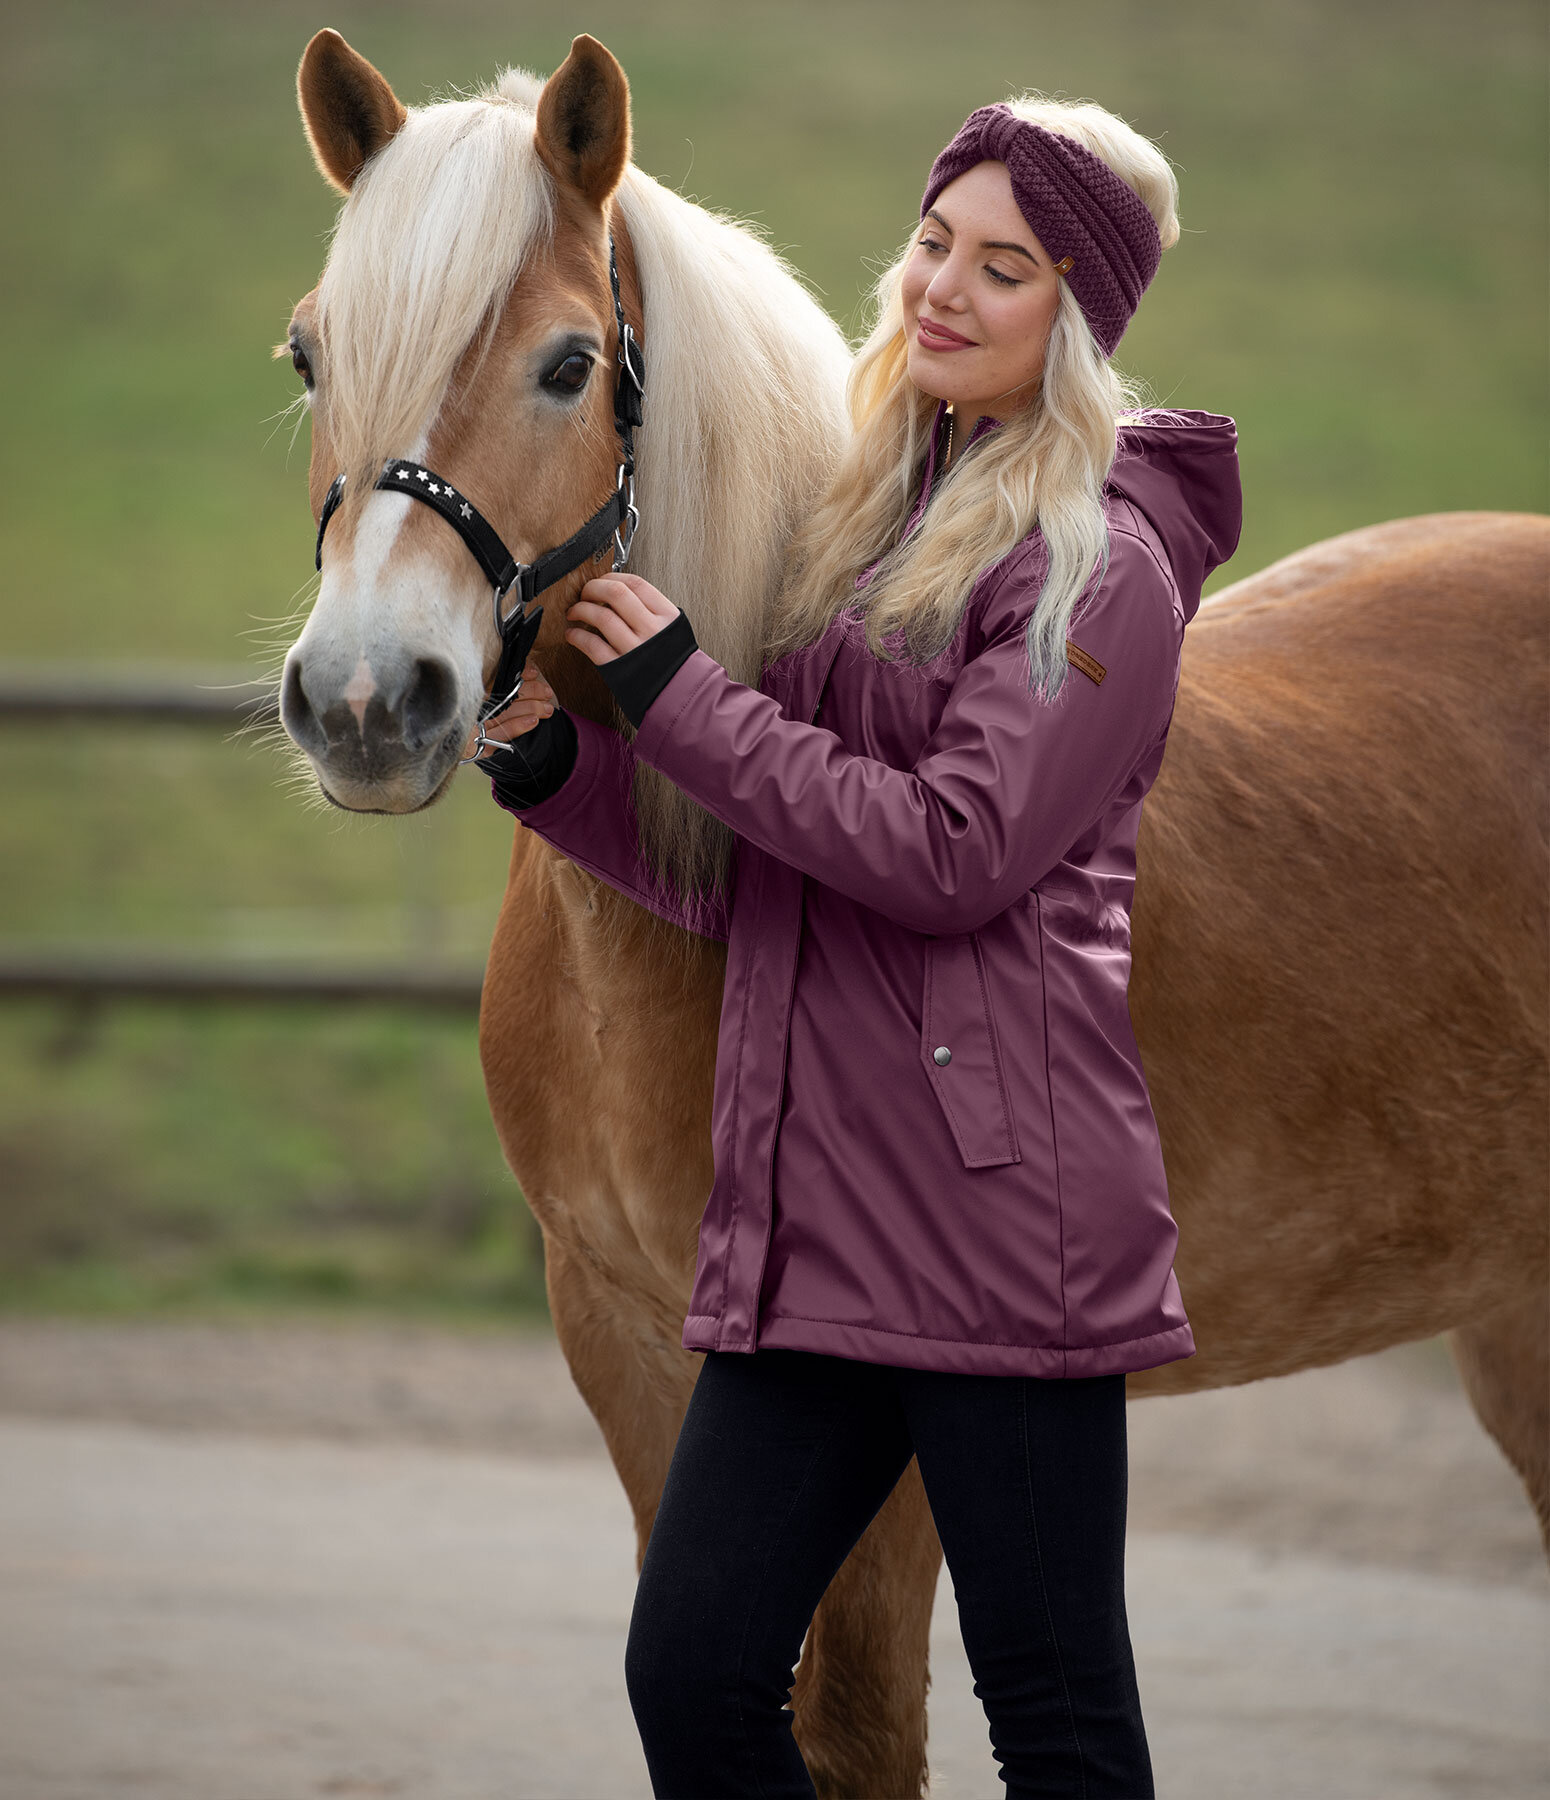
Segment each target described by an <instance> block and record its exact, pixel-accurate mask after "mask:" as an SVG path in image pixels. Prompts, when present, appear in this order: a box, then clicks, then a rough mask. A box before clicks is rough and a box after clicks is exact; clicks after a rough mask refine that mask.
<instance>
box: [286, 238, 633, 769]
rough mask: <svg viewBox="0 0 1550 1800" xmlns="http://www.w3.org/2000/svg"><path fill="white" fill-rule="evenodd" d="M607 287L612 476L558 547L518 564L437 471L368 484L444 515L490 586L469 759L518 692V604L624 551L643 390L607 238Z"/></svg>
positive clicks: (405, 471)
mask: <svg viewBox="0 0 1550 1800" xmlns="http://www.w3.org/2000/svg"><path fill="white" fill-rule="evenodd" d="M608 284H609V287H610V288H611V289H612V291H613V301H614V326H615V329H616V331H617V334H618V339H619V352H618V356H617V358H616V361H617V365H618V370H617V374H616V375H615V377H614V430H615V432H616V433H617V434H618V438H619V473H618V479H617V481H616V482H615V485H614V491H613V493H612V494H610V495H609V497H608V499H607V500H605V501H604V502H603V504H602V505H601V506H600V507H599V508H598V509H597V511H596V512H595V513H593V515H592V517H591V518H590V519H588V520H587V522H586V524H585V525H583V526H582V527H581V529H580V530H579V531H577V532H576V533H575V534H574V535H573V536H571V537H568V538H567V539H566V540H565V542H564V543H563V544H559V545H557V546H556V547H555V548H554V549H553V550H546V551H545V552H544V553H543V555H542V556H540V557H539V558H538V559H537V560H536V561H535V562H530V563H521V562H518V561H517V559H516V558H515V557H514V556H513V555H512V554H511V552H510V551H509V550H508V549H507V548H506V545H505V543H504V542H503V541H502V538H501V535H500V533H499V532H498V531H497V530H496V529H495V527H494V526H493V525H492V524H491V523H490V521H489V520H488V519H487V518H485V516H484V514H483V513H482V512H480V510H479V508H478V507H477V506H475V505H474V503H473V502H472V501H471V500H470V499H468V498H467V497H466V495H463V494H460V493H459V492H458V491H457V489H456V488H454V487H453V486H452V484H451V482H450V481H448V480H446V478H445V477H444V476H441V475H438V474H437V473H436V472H435V470H434V469H427V468H424V467H422V466H421V464H419V463H415V462H406V461H405V460H404V459H403V458H402V457H394V458H393V459H392V460H391V461H389V462H387V463H385V464H384V465H383V469H382V473H381V474H380V475H379V476H378V477H377V479H376V482H375V484H374V485H375V486H376V487H378V488H381V489H382V490H383V491H384V492H386V493H397V494H409V495H411V496H412V497H413V498H414V499H416V500H418V501H420V502H421V503H422V504H423V505H425V506H428V507H430V508H431V509H432V511H434V512H437V513H439V514H440V515H441V517H442V518H444V519H445V520H446V521H447V523H448V524H449V525H450V526H451V527H452V529H453V530H454V531H455V532H456V533H457V534H458V536H459V537H460V538H462V540H463V542H464V543H465V544H466V545H467V546H468V548H469V550H470V551H471V552H472V554H473V557H474V560H475V561H476V562H477V563H478V564H479V567H480V568H481V569H483V570H484V573H485V576H486V577H487V578H488V580H489V582H490V584H491V586H492V587H493V589H494V607H495V629H496V632H497V634H498V635H499V637H500V644H501V653H500V658H499V660H498V661H497V663H496V665H495V673H494V674H493V675H492V676H491V678H490V690H489V692H488V693H487V694H486V695H485V697H484V701H483V703H482V704H481V706H480V708H479V721H478V722H479V726H480V730H479V733H478V736H477V738H476V740H475V742H476V745H477V747H478V748H477V750H476V753H475V756H473V757H465V758H464V759H463V760H464V761H465V762H472V761H475V760H477V757H478V755H479V754H481V753H482V752H483V751H484V750H486V749H491V748H493V747H494V741H493V740H490V739H487V738H486V737H485V735H484V731H483V729H482V728H483V726H484V725H485V723H486V722H487V721H488V720H490V719H492V718H493V717H494V716H495V715H496V714H497V713H499V712H502V711H504V710H505V708H506V707H508V706H510V704H511V703H512V701H513V700H515V699H516V697H517V695H518V694H519V693H520V692H521V690H522V672H523V670H524V668H525V667H526V665H527V653H528V651H529V650H530V649H531V648H532V646H533V640H534V639H535V638H536V637H537V636H538V627H539V624H540V622H541V620H542V619H543V616H544V609H543V607H542V606H540V607H538V608H537V610H536V611H534V612H532V613H526V612H525V611H524V609H525V608H526V607H527V606H528V605H529V603H530V602H531V601H533V600H534V599H536V598H537V596H538V595H539V594H541V593H542V592H543V591H544V589H545V588H550V587H553V586H554V584H555V582H557V581H559V580H561V579H563V577H565V576H566V575H569V574H570V573H571V572H572V571H573V570H575V569H579V568H580V567H581V565H582V564H583V563H585V562H592V561H595V560H596V558H598V557H599V556H601V555H602V554H603V552H604V551H605V550H606V549H607V548H608V547H609V544H610V542H611V543H612V545H613V567H614V568H615V569H616V570H617V569H622V568H623V567H624V564H625V561H626V559H627V558H628V557H629V554H630V545H631V544H632V543H633V542H634V539H635V531H636V528H637V526H638V525H639V524H640V512H639V510H638V509H637V507H636V505H635V430H636V427H637V426H639V425H640V424H642V423H643V421H644V417H645V413H644V401H645V395H646V367H645V359H644V358H643V356H642V354H641V346H640V340H639V339H638V338H637V337H636V335H635V333H634V331H633V330H632V329H631V328H630V326H629V325H628V324H627V323H626V321H625V317H624V307H623V305H622V304H621V302H620V299H619V268H618V264H617V262H616V261H615V258H614V241H613V238H612V237H610V238H609V240H608ZM344 483H345V478H344V476H343V475H342V474H341V475H336V476H335V477H334V480H333V484H332V486H331V487H330V488H329V490H328V493H327V495H326V496H325V498H324V501H323V513H322V517H321V518H320V519H319V520H318V541H317V554H316V556H315V558H314V561H315V562H316V565H317V567H318V569H320V570H321V569H322V567H323V534H324V532H325V531H327V530H328V521H329V520H330V519H331V518H332V517H333V516H334V514H335V513H336V512H337V511H338V509H339V502H340V500H341V499H343V497H344ZM512 592H515V593H516V596H517V604H516V605H515V606H513V607H512V609H511V611H510V612H507V613H503V612H502V610H501V602H502V601H503V600H504V599H505V597H506V595H507V594H509V593H512Z"/></svg>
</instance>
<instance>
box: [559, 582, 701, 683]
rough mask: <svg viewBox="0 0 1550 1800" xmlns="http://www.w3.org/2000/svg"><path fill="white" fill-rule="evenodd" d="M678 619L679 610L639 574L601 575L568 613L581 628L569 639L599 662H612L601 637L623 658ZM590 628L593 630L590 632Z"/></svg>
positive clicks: (574, 630)
mask: <svg viewBox="0 0 1550 1800" xmlns="http://www.w3.org/2000/svg"><path fill="white" fill-rule="evenodd" d="M677 616H678V608H677V607H676V606H674V605H673V603H672V601H671V600H669V599H668V598H667V596H666V595H665V594H661V593H658V591H657V590H656V589H655V588H654V587H653V586H652V585H651V583H650V582H649V581H643V580H642V579H641V577H640V576H639V575H600V576H597V577H595V578H594V579H593V580H591V581H589V582H588V583H587V584H586V586H585V587H584V588H582V590H581V597H580V598H579V599H577V600H575V601H573V602H572V603H571V606H570V608H569V610H568V611H567V613H566V617H567V618H568V619H573V620H575V621H577V626H575V627H572V628H570V629H568V630H567V631H566V633H565V636H566V638H567V639H568V640H569V641H570V642H571V643H574V644H575V645H577V647H578V648H579V649H581V650H583V651H584V652H585V653H586V654H587V655H588V656H589V657H590V658H591V659H592V661H593V662H595V663H605V662H610V661H611V660H612V656H610V655H608V654H606V653H605V652H604V650H603V647H602V645H600V644H599V643H598V641H597V640H598V638H599V637H601V638H602V639H603V641H604V643H606V644H607V646H608V650H609V651H611V652H612V653H613V654H614V655H618V656H623V655H624V654H625V652H626V651H629V650H634V649H636V648H637V647H638V646H639V645H641V644H643V643H645V641H646V639H647V638H649V637H652V636H654V635H655V634H656V633H657V632H659V631H660V630H662V628H663V627H664V626H665V625H667V624H669V623H670V622H671V621H672V620H673V619H675V618H676V617H677ZM589 628H590V629H589Z"/></svg>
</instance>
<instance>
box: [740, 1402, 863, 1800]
mask: <svg viewBox="0 0 1550 1800" xmlns="http://www.w3.org/2000/svg"><path fill="white" fill-rule="evenodd" d="M839 1428H840V1421H839V1420H838V1419H835V1420H834V1422H833V1423H832V1424H831V1425H830V1427H829V1429H828V1431H827V1433H826V1434H825V1436H824V1439H823V1442H822V1443H821V1444H819V1445H818V1447H817V1448H816V1449H815V1450H814V1451H813V1453H812V1455H811V1456H810V1457H809V1458H808V1463H807V1467H806V1468H805V1469H804V1470H803V1471H802V1479H801V1480H800V1481H799V1482H798V1483H797V1485H796V1490H795V1492H794V1493H793V1494H792V1496H791V1503H790V1505H789V1506H788V1507H787V1508H786V1516H785V1518H783V1519H782V1520H781V1522H780V1524H779V1526H778V1527H777V1528H776V1529H775V1531H773V1532H772V1533H771V1534H770V1547H769V1549H768V1550H767V1551H766V1552H765V1556H764V1563H763V1566H762V1567H761V1568H760V1570H759V1580H758V1583H757V1585H756V1586H755V1587H754V1589H753V1592H752V1594H751V1595H750V1597H749V1606H748V1611H747V1612H746V1613H745V1615H744V1617H743V1635H742V1637H741V1639H740V1640H739V1642H738V1646H737V1668H736V1670H735V1672H734V1682H735V1687H734V1692H735V1694H736V1696H737V1722H738V1724H739V1725H740V1726H741V1727H742V1732H743V1743H744V1747H745V1748H746V1749H747V1751H748V1756H749V1767H750V1769H751V1770H752V1772H753V1781H754V1787H755V1788H756V1790H757V1791H758V1792H759V1793H760V1794H762V1793H763V1792H764V1782H763V1780H762V1779H761V1778H760V1774H759V1765H758V1761H757V1759H756V1757H755V1756H754V1746H753V1744H752V1742H751V1741H750V1740H749V1737H748V1719H747V1716H746V1714H745V1713H744V1711H743V1669H744V1666H745V1664H746V1662H747V1659H748V1633H749V1630H750V1628H751V1627H752V1625H753V1616H754V1613H755V1611H756V1609H757V1604H758V1599H759V1595H760V1594H761V1593H763V1591H764V1583H765V1578H766V1577H767V1576H768V1574H769V1569H770V1561H771V1559H772V1558H773V1557H774V1555H775V1546H776V1544H777V1542H778V1541H779V1538H780V1534H781V1532H782V1531H784V1529H785V1527H786V1525H787V1524H788V1523H789V1522H790V1519H791V1515H792V1513H794V1512H795V1511H796V1507H797V1502H798V1501H799V1500H800V1499H801V1498H802V1495H803V1494H804V1493H805V1492H806V1491H807V1484H808V1482H809V1481H811V1480H812V1476H813V1470H814V1469H815V1468H817V1466H818V1462H819V1459H820V1458H821V1457H822V1456H823V1455H824V1453H825V1452H826V1451H827V1450H828V1448H829V1446H830V1444H832V1443H833V1442H834V1438H835V1434H836V1433H837V1432H838V1430H839ZM798 1748H799V1750H800V1746H798Z"/></svg>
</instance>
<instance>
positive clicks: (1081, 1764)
mask: <svg viewBox="0 0 1550 1800" xmlns="http://www.w3.org/2000/svg"><path fill="white" fill-rule="evenodd" d="M1028 1380H1029V1377H1027V1376H1024V1377H1023V1378H1022V1381H1021V1385H1020V1391H1019V1394H1018V1400H1019V1402H1020V1405H1021V1413H1020V1421H1019V1422H1020V1426H1021V1433H1022V1451H1023V1483H1024V1491H1025V1493H1026V1495H1027V1500H1028V1533H1029V1548H1030V1552H1031V1556H1032V1561H1033V1571H1034V1578H1035V1580H1036V1581H1037V1583H1038V1588H1039V1599H1040V1600H1041V1601H1042V1602H1043V1606H1044V1621H1045V1624H1046V1625H1047V1627H1048V1629H1049V1640H1050V1647H1051V1649H1052V1650H1053V1651H1054V1654H1055V1668H1056V1670H1057V1672H1058V1673H1059V1675H1060V1691H1061V1693H1062V1695H1064V1697H1065V1702H1066V1718H1067V1719H1068V1720H1069V1722H1070V1725H1071V1744H1072V1747H1073V1748H1074V1749H1075V1751H1076V1769H1077V1775H1078V1776H1079V1777H1080V1779H1081V1783H1082V1794H1083V1796H1084V1800H1085V1796H1086V1793H1087V1763H1086V1759H1085V1758H1084V1757H1083V1755H1082V1740H1081V1737H1080V1736H1079V1735H1078V1732H1077V1729H1076V1709H1075V1708H1074V1707H1073V1706H1072V1704H1071V1688H1070V1685H1069V1683H1068V1682H1067V1680H1066V1665H1065V1663H1064V1661H1063V1660H1062V1658H1061V1654H1060V1639H1059V1637H1058V1636H1057V1635H1056V1631H1055V1618H1054V1614H1053V1613H1052V1612H1051V1611H1050V1604H1049V1589H1048V1587H1047V1586H1046V1584H1045V1580H1044V1558H1043V1555H1042V1553H1041V1551H1040V1549H1039V1521H1038V1508H1037V1505H1036V1503H1035V1501H1034V1496H1033V1456H1032V1451H1031V1449H1030V1447H1029V1439H1028Z"/></svg>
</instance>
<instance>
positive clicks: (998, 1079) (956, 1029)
mask: <svg viewBox="0 0 1550 1800" xmlns="http://www.w3.org/2000/svg"><path fill="white" fill-rule="evenodd" d="M920 1016H921V1037H920V1058H921V1062H922V1063H923V1064H924V1066H925V1070H926V1075H927V1078H928V1079H929V1080H930V1082H931V1086H932V1089H933V1091H934V1092H935V1094H936V1097H937V1101H938V1103H939V1104H940V1105H941V1108H942V1113H943V1116H944V1117H945V1118H946V1120H947V1123H948V1126H949V1128H950V1129H951V1131H952V1134H953V1138H954V1141H955V1142H956V1143H957V1145H958V1152H959V1155H960V1156H962V1158H963V1162H964V1166H965V1167H966V1168H970V1169H982V1168H988V1167H990V1166H992V1165H994V1164H996V1163H1012V1162H1021V1161H1022V1156H1021V1154H1020V1153H1019V1151H1018V1148H1017V1128H1016V1125H1015V1123H1014V1121H1013V1119H1012V1108H1011V1105H1010V1103H1009V1101H1008V1096H1007V1090H1006V1072H1005V1070H1004V1068H1003V1067H1002V1060H1001V1045H1000V1041H999V1039H998V1038H997V1035H996V1020H995V1012H994V1008H993V1007H992V1005H991V997H990V984H989V982H988V981H987V980H986V978H985V957H984V952H983V951H982V950H981V948H980V942H979V938H978V936H977V935H976V934H975V933H973V932H970V933H968V934H966V935H965V936H961V937H936V938H928V939H927V940H926V972H925V986H924V993H923V996H922V1004H921V1015H920ZM942 1052H945V1055H941V1054H940V1053H942Z"/></svg>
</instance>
